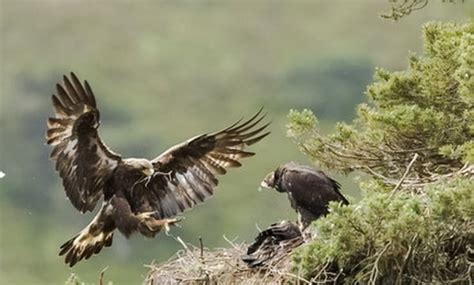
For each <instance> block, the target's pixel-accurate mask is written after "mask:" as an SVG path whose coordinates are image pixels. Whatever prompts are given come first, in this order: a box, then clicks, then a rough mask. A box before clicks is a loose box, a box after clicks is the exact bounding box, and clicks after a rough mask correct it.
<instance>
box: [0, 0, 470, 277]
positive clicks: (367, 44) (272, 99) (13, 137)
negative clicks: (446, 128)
mask: <svg viewBox="0 0 474 285" xmlns="http://www.w3.org/2000/svg"><path fill="white" fill-rule="evenodd" d="M108 2H110V3H104V1H57V0H43V1H0V3H1V4H0V6H1V8H0V30H1V32H0V42H1V48H0V58H1V59H0V61H1V63H0V66H1V68H0V73H1V74H0V75H1V78H2V79H1V82H0V86H1V88H0V89H1V90H0V93H1V94H0V169H1V171H3V172H5V174H6V176H5V177H4V178H2V179H0V216H1V227H0V252H1V254H0V264H1V266H0V284H38V285H43V284H57V283H61V282H62V281H64V280H66V279H67V277H68V276H69V275H70V274H71V272H74V273H76V274H78V275H79V276H80V277H81V280H82V281H83V282H87V283H93V282H94V283H95V282H96V281H97V277H98V274H99V272H100V270H101V269H102V268H104V267H105V266H108V267H109V269H108V271H107V276H109V277H110V279H112V280H114V283H117V282H120V284H136V283H138V281H137V280H140V279H142V275H143V272H144V268H143V264H148V263H150V261H151V260H152V259H156V261H157V262H161V261H164V260H167V259H168V258H169V257H170V255H172V254H174V253H175V252H176V250H178V249H179V248H180V245H177V244H176V242H174V240H173V239H172V238H170V237H169V236H166V235H163V234H160V235H159V236H158V237H157V238H155V239H152V240H147V239H144V238H142V237H139V236H134V237H132V238H131V239H129V240H125V239H124V238H123V237H122V236H121V235H120V234H117V235H115V237H114V246H112V247H111V248H108V249H107V250H103V251H102V252H101V254H100V255H98V256H95V257H93V258H91V259H89V260H87V261H86V262H84V263H80V264H78V265H76V266H75V267H73V268H72V269H70V268H68V267H67V266H65V265H64V263H63V260H62V259H61V258H60V257H59V256H58V255H57V252H58V246H59V245H61V244H62V243H63V242H64V241H65V240H66V239H69V238H71V237H72V235H74V234H75V233H76V232H77V231H79V230H80V229H81V228H82V227H84V226H86V225H87V224H88V223H89V221H90V220H91V219H92V217H93V215H92V214H86V215H80V214H79V213H77V212H76V211H75V210H74V208H73V207H72V206H71V205H70V203H69V202H68V201H67V200H66V196H65V195H64V191H63V189H62V185H61V181H60V179H59V177H58V175H57V173H55V171H54V166H53V164H52V163H51V162H50V161H48V152H49V149H48V148H47V146H45V145H44V133H45V126H46V122H45V120H46V117H47V116H48V115H50V114H51V113H52V109H51V104H50V95H51V93H52V92H54V84H55V83H56V82H57V81H58V80H60V79H61V75H62V74H63V73H67V72H69V71H74V72H77V73H78V75H80V76H81V77H83V79H87V80H88V81H89V82H90V83H91V85H92V88H93V89H94V92H95V93H96V95H97V97H98V104H99V107H100V110H101V118H102V124H101V127H100V133H101V136H102V138H103V139H104V141H105V142H106V143H107V144H108V145H109V146H110V147H111V148H112V149H113V150H115V151H117V152H119V153H121V154H123V155H124V156H125V157H130V156H136V157H149V158H151V157H154V156H156V155H157V154H158V153H159V152H160V151H162V150H164V149H166V148H167V147H169V146H171V145H172V144H174V143H177V142H180V141H182V140H184V139H186V138H188V137H189V136H192V135H196V134H198V133H200V132H203V131H212V130H215V129H218V128H221V127H224V126H225V125H227V124H228V123H231V122H232V121H233V120H236V119H238V118H240V117H241V116H248V115H250V114H252V113H254V112H255V111H256V110H258V108H259V107H260V106H262V105H263V106H264V107H265V109H266V111H267V112H268V117H269V119H271V120H272V126H271V127H272V134H271V136H270V137H269V138H268V140H266V141H263V142H262V144H261V145H256V146H255V148H253V150H255V152H256V153H257V155H256V157H254V158H251V159H249V160H248V161H246V162H245V165H244V167H242V168H240V169H235V170H233V171H232V172H231V173H229V175H226V176H224V177H222V180H221V181H220V183H219V187H218V189H217V191H216V195H215V196H214V197H213V198H212V199H210V200H208V201H207V202H206V203H205V204H204V205H202V206H199V207H196V208H195V209H193V210H192V211H190V212H187V213H185V214H184V215H185V216H186V217H187V219H186V220H185V221H184V222H183V223H182V228H174V229H172V233H173V234H175V235H179V236H181V237H182V238H183V240H185V241H190V240H195V239H196V237H197V236H202V237H203V239H204V240H205V241H206V245H207V246H209V247H218V246H225V245H227V243H226V242H225V240H223V238H222V235H223V234H225V235H226V236H230V237H234V236H238V237H239V238H241V239H242V240H251V239H252V238H253V237H254V236H255V233H256V229H255V227H254V226H253V225H255V224H258V225H259V226H266V225H268V224H270V223H271V222H274V221H276V220H279V219H290V218H291V219H293V218H294V217H295V214H294V212H293V211H292V209H291V208H290V206H289V205H288V200H287V198H286V197H285V196H284V195H278V194H275V193H273V192H270V191H268V192H257V191H256V187H257V185H258V183H259V182H260V181H261V179H262V176H263V175H265V174H266V173H268V172H269V171H271V170H272V169H273V168H274V167H275V166H276V165H278V164H280V163H282V162H285V161H289V160H297V161H301V162H304V161H306V158H305V157H304V156H303V155H301V154H300V153H299V152H298V150H297V149H296V148H295V147H294V145H293V144H292V143H291V141H289V140H287V139H286V138H285V134H284V132H285V129H284V127H283V125H284V123H285V122H286V119H285V116H286V114H287V112H288V109H289V108H302V107H303V106H308V107H311V106H312V107H314V108H315V109H314V110H315V111H317V112H321V113H318V115H321V114H323V113H322V112H323V111H325V110H324V109H322V108H320V107H319V108H316V106H317V104H318V103H319V102H321V103H323V104H326V106H329V108H327V109H328V110H327V111H326V115H325V116H324V117H321V116H319V122H320V125H319V126H320V127H322V128H326V126H330V125H332V124H333V122H334V121H336V120H345V119H347V118H349V117H351V116H352V114H353V112H354V104H355V103H358V102H360V101H361V98H362V97H363V96H361V95H362V94H361V93H362V90H363V87H361V86H362V85H364V84H365V83H366V82H367V80H368V79H370V74H371V73H372V72H371V71H370V70H372V66H374V65H379V66H384V67H387V68H398V67H399V66H400V64H401V62H403V60H401V59H402V58H403V56H404V53H405V50H407V49H412V48H416V46H417V42H418V40H419V34H418V31H417V28H418V27H419V25H420V24H421V23H423V22H424V21H425V20H426V18H427V17H430V18H437V19H446V20H448V19H466V18H467V17H468V13H467V11H466V9H465V7H460V6H461V5H444V6H443V9H437V7H436V6H435V5H429V6H428V7H426V8H425V9H423V10H422V11H419V12H417V13H414V14H413V15H412V16H410V17H409V18H407V19H406V21H403V22H400V23H398V24H397V25H393V24H392V23H390V22H389V21H380V20H379V19H378V18H377V17H375V15H377V14H378V13H379V12H380V11H381V10H382V9H384V8H386V2H385V1H375V2H374V1H347V0H335V1H271V3H270V1H212V3H211V1H206V3H202V1H199V3H198V2H197V1H196V2H195V3H194V2H193V3H190V1H150V0H144V1H108ZM112 2H113V3H112ZM466 2H469V1H466ZM468 4H469V3H466V5H463V6H467V5H468ZM341 7H343V9H341ZM39 15H41V16H39ZM341 19H344V20H343V21H342V20H341ZM348 23H349V24H348ZM395 46H396V48H393V47H395ZM320 67H321V68H320ZM369 72H370V74H369V75H368V73H369ZM353 73H357V75H355V74H353ZM358 73H360V76H359V74H358ZM329 75H330V76H329ZM299 76H301V77H304V78H303V79H304V80H303V81H301V80H299V79H298V78H297V77H299ZM312 81H314V82H318V83H320V85H318V88H320V89H317V90H316V91H315V92H311V91H312V90H311V89H312V88H314V85H312V84H311V82H312ZM300 85H304V86H300ZM361 88H362V89H361ZM341 94H345V95H348V94H351V95H353V96H354V97H352V98H351V97H349V95H348V96H347V97H346V96H344V97H339V96H341ZM294 96H298V102H297V104H295V101H293V97H294ZM304 96H311V98H307V99H306V100H305V98H303V97H304ZM340 98H343V99H340ZM300 99H301V101H299V100H300ZM304 104H307V105H304ZM338 180H339V181H340V182H341V183H342V184H343V186H344V193H349V195H351V196H357V195H358V189H357V187H356V186H355V185H354V184H353V183H352V182H351V181H350V179H348V178H345V177H338ZM269 204H271V206H269ZM58 280H60V281H58Z"/></svg>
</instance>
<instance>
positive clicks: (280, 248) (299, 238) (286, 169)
mask: <svg viewBox="0 0 474 285" xmlns="http://www.w3.org/2000/svg"><path fill="white" fill-rule="evenodd" d="M261 186H262V187H264V188H273V189H275V190H277V191H278V192H286V193H287V194H288V199H289V200H290V204H291V207H292V208H293V209H295V210H296V212H297V213H298V223H299V225H296V224H294V223H291V222H287V221H283V222H280V223H275V224H272V225H271V226H270V227H269V228H268V229H266V230H264V231H262V232H260V233H259V234H258V236H257V237H256V238H255V241H254V242H253V243H252V244H251V245H250V246H249V247H248V249H247V254H246V255H244V256H242V260H243V261H244V262H245V263H247V265H248V266H249V267H261V266H268V265H270V266H271V265H276V264H277V263H279V262H280V261H281V260H283V259H284V258H285V257H287V256H288V255H289V253H291V252H292V251H293V249H295V248H297V247H298V246H300V245H301V244H303V243H304V242H305V240H306V239H307V238H308V237H307V235H308V232H307V231H305V229H306V228H307V227H308V226H309V225H310V224H311V222H312V221H314V220H316V219H318V218H319V217H321V216H324V215H326V214H327V213H328V205H329V202H331V201H339V202H342V203H343V204H345V205H347V204H349V202H347V200H346V198H344V196H342V194H341V192H340V191H339V190H340V185H339V183H337V182H336V181H335V180H333V179H331V178H329V177H328V176H326V174H324V172H322V171H320V170H316V169H314V168H312V167H310V166H306V165H300V164H297V163H294V162H289V163H286V164H284V165H281V166H279V167H278V168H277V169H276V170H275V171H272V172H270V173H269V174H267V176H265V179H263V181H262V183H261Z"/></svg>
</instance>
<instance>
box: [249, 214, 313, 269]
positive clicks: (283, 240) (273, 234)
mask: <svg viewBox="0 0 474 285" xmlns="http://www.w3.org/2000/svg"><path fill="white" fill-rule="evenodd" d="M303 242H304V239H303V235H302V234H301V231H300V229H299V227H298V226H297V225H296V224H293V223H291V222H287V221H282V222H280V223H275V224H272V225H271V226H270V227H269V228H268V229H266V230H264V231H262V232H260V233H259V234H258V236H257V237H256V238H255V241H254V242H253V243H252V244H251V245H250V246H249V247H248V248H247V254H245V255H244V256H242V260H243V261H244V262H245V263H246V264H247V265H248V266H249V267H251V268H253V267H259V266H264V265H269V264H275V263H276V262H278V261H280V259H282V258H284V257H286V256H287V255H288V253H290V252H291V251H292V250H293V249H294V248H296V247H298V246H300V245H301V244H302V243H303Z"/></svg>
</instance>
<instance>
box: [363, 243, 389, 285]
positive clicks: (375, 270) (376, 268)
mask: <svg viewBox="0 0 474 285" xmlns="http://www.w3.org/2000/svg"><path fill="white" fill-rule="evenodd" d="M391 244H392V242H391V241H389V242H388V243H387V245H385V247H384V248H383V249H382V251H381V252H380V253H379V254H378V256H377V258H376V259H375V262H374V267H372V270H371V272H370V279H369V283H368V284H372V285H374V284H377V283H376V281H377V275H379V261H380V258H381V257H382V255H383V254H384V253H385V251H386V250H387V249H388V248H389V246H390V245H391Z"/></svg>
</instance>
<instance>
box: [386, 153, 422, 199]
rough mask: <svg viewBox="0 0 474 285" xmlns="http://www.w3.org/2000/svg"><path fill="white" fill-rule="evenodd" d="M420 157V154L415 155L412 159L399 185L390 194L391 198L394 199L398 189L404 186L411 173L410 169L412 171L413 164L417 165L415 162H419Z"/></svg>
mask: <svg viewBox="0 0 474 285" xmlns="http://www.w3.org/2000/svg"><path fill="white" fill-rule="evenodd" d="M418 156H419V155H418V153H415V155H413V158H412V159H411V161H410V163H409V164H408V166H407V169H405V173H403V176H402V178H400V181H398V183H397V185H396V186H395V188H393V190H392V193H391V194H390V197H392V196H393V194H395V192H396V191H397V190H398V188H400V186H401V185H402V183H403V181H404V180H405V178H406V177H407V175H408V173H409V172H410V169H411V167H412V165H413V163H415V161H416V160H417V158H418Z"/></svg>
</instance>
